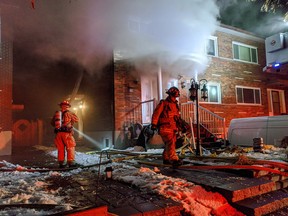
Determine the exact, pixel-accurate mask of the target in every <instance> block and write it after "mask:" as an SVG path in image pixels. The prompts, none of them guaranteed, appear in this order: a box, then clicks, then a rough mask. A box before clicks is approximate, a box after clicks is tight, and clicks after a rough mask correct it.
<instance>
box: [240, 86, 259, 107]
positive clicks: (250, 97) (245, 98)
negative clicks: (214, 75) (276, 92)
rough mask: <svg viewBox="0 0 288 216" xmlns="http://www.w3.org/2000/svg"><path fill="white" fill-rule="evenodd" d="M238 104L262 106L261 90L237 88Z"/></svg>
mask: <svg viewBox="0 0 288 216" xmlns="http://www.w3.org/2000/svg"><path fill="white" fill-rule="evenodd" d="M236 99H237V103H238V104H258V105H260V104H261V91H260V88H252V87H242V86H236Z"/></svg>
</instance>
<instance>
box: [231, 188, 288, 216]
mask: <svg viewBox="0 0 288 216" xmlns="http://www.w3.org/2000/svg"><path fill="white" fill-rule="evenodd" d="M232 205H233V206H234V207H235V208H236V209H237V210H239V211H241V212H243V213H244V214H246V215H247V216H262V215H266V214H268V213H271V212H274V211H276V210H279V209H281V208H284V207H287V206H288V191H287V190H285V189H282V190H276V191H271V192H269V193H265V194H262V195H258V196H254V197H251V198H246V199H244V200H241V201H237V202H235V203H232Z"/></svg>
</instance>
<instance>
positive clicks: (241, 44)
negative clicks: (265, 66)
mask: <svg viewBox="0 0 288 216" xmlns="http://www.w3.org/2000/svg"><path fill="white" fill-rule="evenodd" d="M234 44H235V45H239V46H243V47H247V48H250V49H255V50H256V61H257V62H252V61H244V60H241V59H236V58H235V57H234V46H233V45H234ZM232 53H233V60H234V61H239V62H246V63H250V64H258V63H259V62H258V48H257V47H255V46H251V45H247V44H244V43H240V42H236V41H232Z"/></svg>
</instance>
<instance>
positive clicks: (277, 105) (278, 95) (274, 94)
mask: <svg viewBox="0 0 288 216" xmlns="http://www.w3.org/2000/svg"><path fill="white" fill-rule="evenodd" d="M268 101H269V115H270V116H275V115H281V114H283V113H286V106H285V97H284V91H283V90H278V89H268Z"/></svg>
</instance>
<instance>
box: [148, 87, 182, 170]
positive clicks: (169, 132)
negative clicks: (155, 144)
mask: <svg viewBox="0 0 288 216" xmlns="http://www.w3.org/2000/svg"><path fill="white" fill-rule="evenodd" d="M166 93H167V94H168V97H167V98H166V99H165V100H161V101H160V102H159V104H158V105H157V106H156V108H155V110H154V112H153V115H152V122H151V123H152V127H151V129H152V130H156V129H158V133H159V135H160V136H161V137H162V140H163V142H164V144H165V147H164V151H163V163H164V164H171V165H174V166H179V165H181V164H182V161H181V160H179V157H178V155H177V153H176V140H177V135H176V133H177V132H178V130H179V127H178V125H177V120H178V119H181V118H180V110H179V106H178V101H177V99H176V98H177V97H179V96H180V91H179V89H178V88H176V87H171V88H170V89H169V90H168V91H167V92H166Z"/></svg>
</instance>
